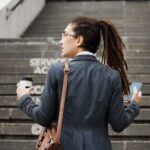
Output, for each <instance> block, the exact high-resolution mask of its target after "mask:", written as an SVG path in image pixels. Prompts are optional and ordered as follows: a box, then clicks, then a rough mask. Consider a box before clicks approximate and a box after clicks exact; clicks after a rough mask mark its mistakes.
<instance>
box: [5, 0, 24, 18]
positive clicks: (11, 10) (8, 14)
mask: <svg viewBox="0 0 150 150" xmlns="http://www.w3.org/2000/svg"><path fill="white" fill-rule="evenodd" d="M24 1H25V0H19V1H18V2H17V3H16V4H15V5H14V6H13V7H12V8H7V16H6V19H8V18H9V16H10V14H11V13H12V12H13V11H14V10H15V9H16V8H17V7H18V6H19V5H20V4H22V3H23V2H24Z"/></svg>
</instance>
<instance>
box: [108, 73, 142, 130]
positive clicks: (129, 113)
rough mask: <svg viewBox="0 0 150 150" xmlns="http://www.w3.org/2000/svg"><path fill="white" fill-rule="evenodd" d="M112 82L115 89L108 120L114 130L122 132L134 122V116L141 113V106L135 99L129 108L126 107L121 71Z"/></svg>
mask: <svg viewBox="0 0 150 150" xmlns="http://www.w3.org/2000/svg"><path fill="white" fill-rule="evenodd" d="M112 84H113V89H114V91H113V94H112V97H111V101H110V105H109V109H108V121H109V123H110V124H111V127H112V129H113V130H114V131H116V132H121V131H122V130H124V129H125V128H127V127H128V126H129V125H130V124H131V123H132V122H133V120H134V118H135V117H136V116H137V115H138V114H139V111H140V108H139V105H138V104H137V103H136V102H135V101H134V100H133V101H132V102H131V103H130V105H129V106H128V107H127V108H124V101H123V95H122V85H121V77H120V74H119V72H116V75H115V77H114V80H113V83H112Z"/></svg>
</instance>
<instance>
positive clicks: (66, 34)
mask: <svg viewBox="0 0 150 150" xmlns="http://www.w3.org/2000/svg"><path fill="white" fill-rule="evenodd" d="M67 36H73V37H77V36H76V35H73V34H69V33H66V32H63V33H62V38H64V37H67Z"/></svg>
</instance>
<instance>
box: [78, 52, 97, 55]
mask: <svg viewBox="0 0 150 150" xmlns="http://www.w3.org/2000/svg"><path fill="white" fill-rule="evenodd" d="M78 55H93V56H96V54H93V53H91V52H89V51H82V52H80V53H78V54H77V55H76V56H78Z"/></svg>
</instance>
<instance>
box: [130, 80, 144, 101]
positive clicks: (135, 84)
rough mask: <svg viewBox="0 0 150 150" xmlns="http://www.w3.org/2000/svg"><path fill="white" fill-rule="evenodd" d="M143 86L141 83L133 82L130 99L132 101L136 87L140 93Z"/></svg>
mask: <svg viewBox="0 0 150 150" xmlns="http://www.w3.org/2000/svg"><path fill="white" fill-rule="evenodd" d="M142 85H143V83H141V82H132V84H131V85H130V99H131V98H132V96H133V93H134V87H136V89H137V90H138V91H140V90H141V88H142Z"/></svg>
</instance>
